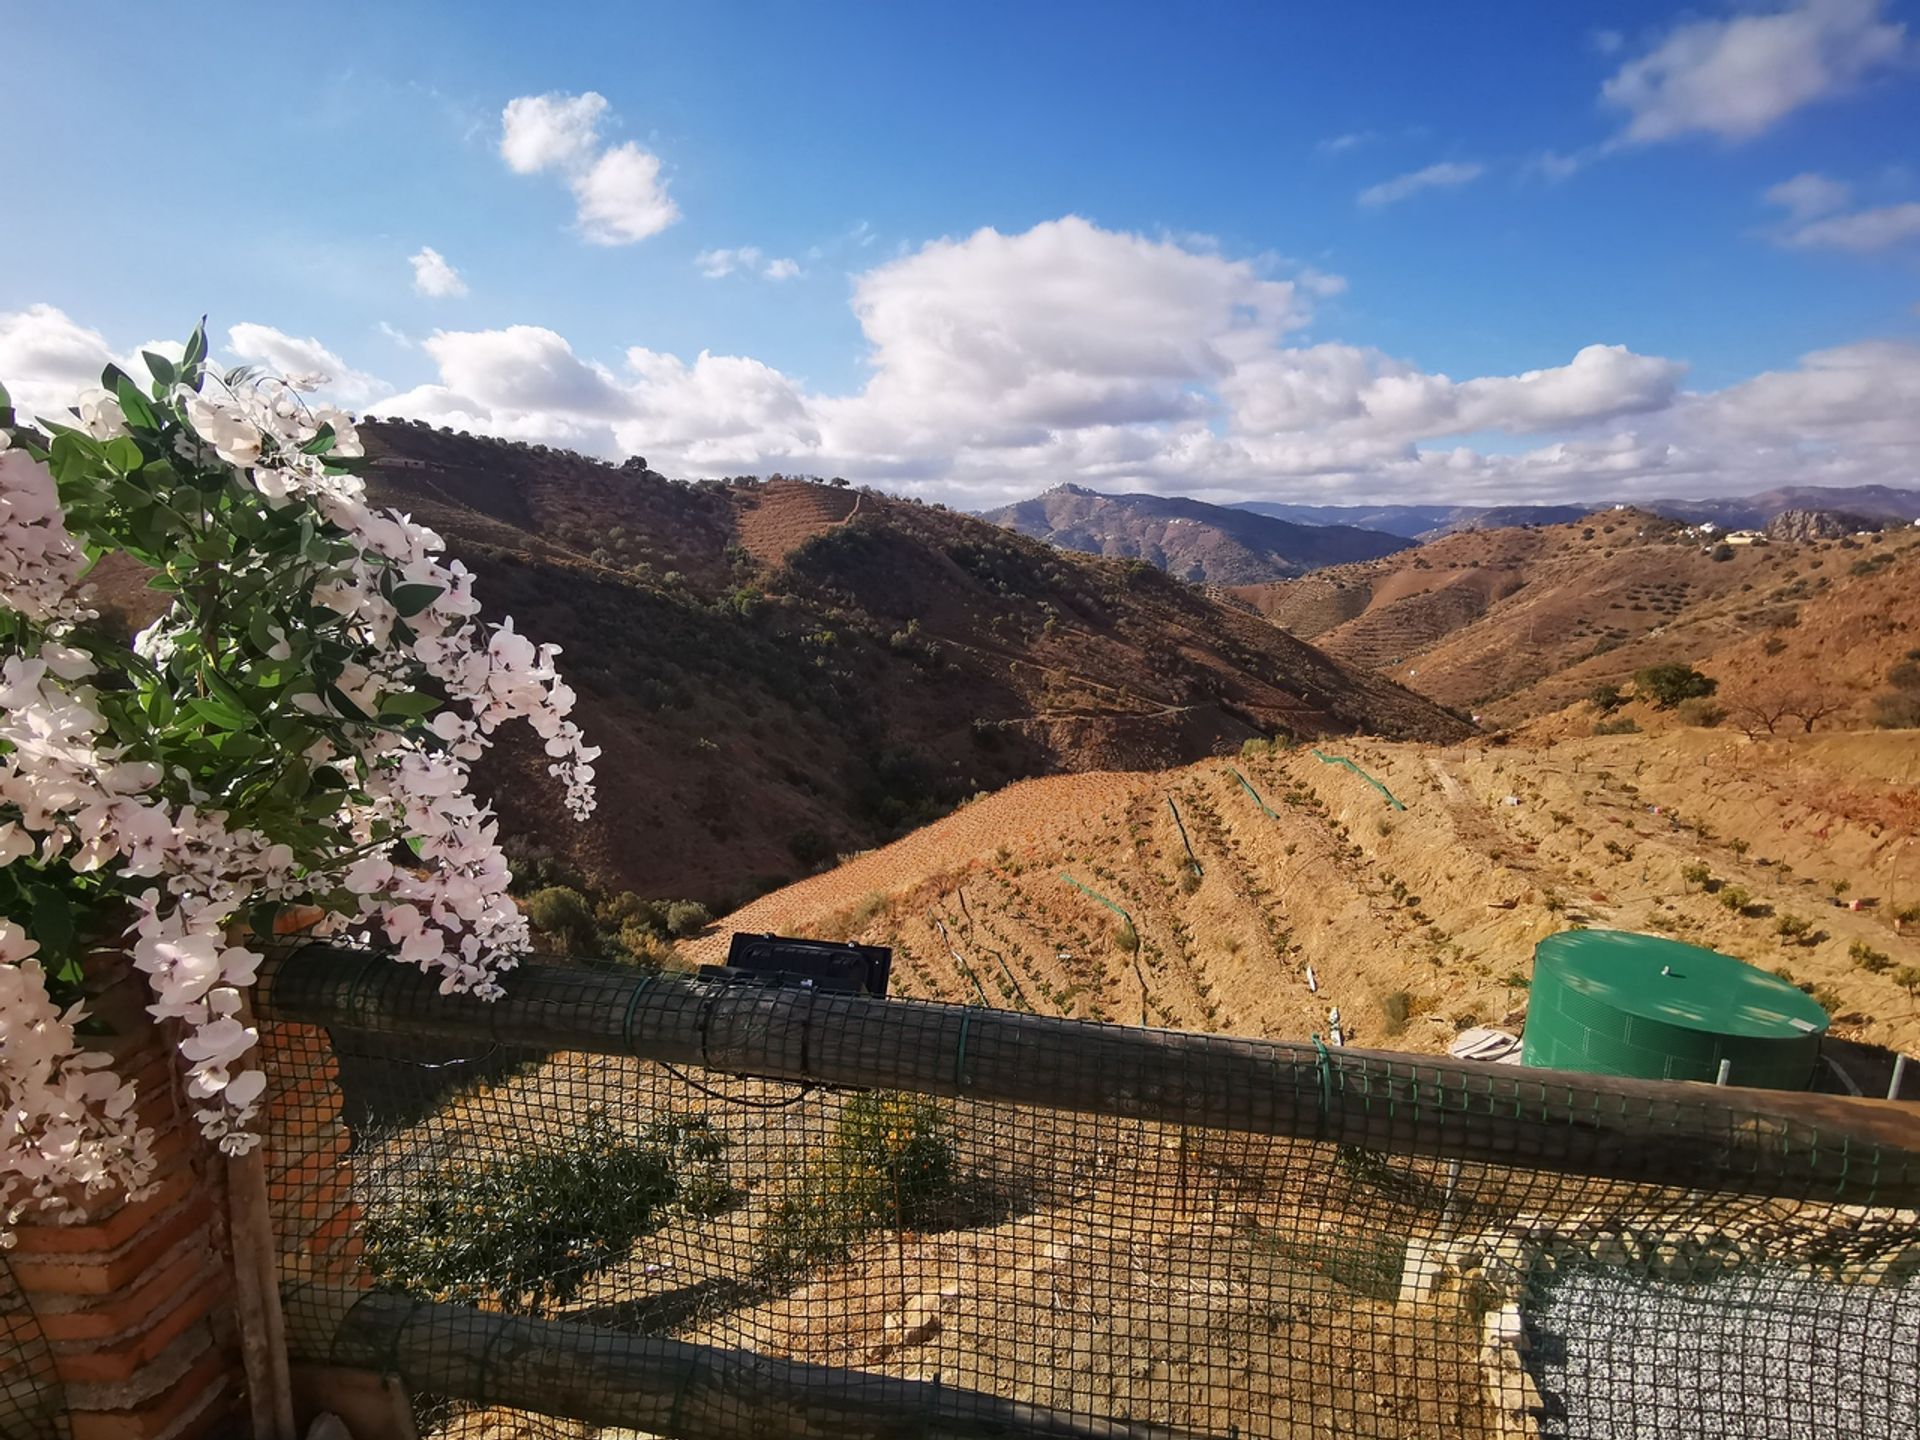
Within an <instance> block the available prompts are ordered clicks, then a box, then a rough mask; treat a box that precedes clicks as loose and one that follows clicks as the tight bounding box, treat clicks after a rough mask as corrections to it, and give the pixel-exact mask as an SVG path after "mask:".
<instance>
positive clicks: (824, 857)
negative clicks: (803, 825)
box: [787, 830, 836, 870]
mask: <svg viewBox="0 0 1920 1440" xmlns="http://www.w3.org/2000/svg"><path fill="white" fill-rule="evenodd" d="M787 850H788V852H789V853H790V854H791V855H792V856H793V858H794V859H795V860H798V861H799V862H800V863H801V864H802V865H804V866H806V867H807V868H808V869H809V870H811V869H812V868H813V867H814V866H816V865H819V864H821V863H823V862H825V861H828V860H831V859H832V858H833V857H834V854H835V853H836V852H835V847H834V844H833V841H831V840H829V839H828V838H827V837H826V836H824V835H822V834H821V833H820V832H819V831H818V830H797V831H795V832H794V833H793V835H792V836H791V837H790V838H789V839H788V841H787Z"/></svg>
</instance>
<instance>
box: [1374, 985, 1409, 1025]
mask: <svg viewBox="0 0 1920 1440" xmlns="http://www.w3.org/2000/svg"><path fill="white" fill-rule="evenodd" d="M1380 1009H1381V1011H1382V1013H1383V1014H1385V1016H1386V1020H1387V1023H1386V1027H1385V1029H1386V1033H1387V1034H1389V1035H1398V1034H1399V1033H1400V1032H1401V1031H1402V1030H1405V1029H1406V1028H1407V1017H1408V1016H1409V1015H1411V1014H1412V1013H1413V997H1412V996H1411V995H1409V994H1407V992H1406V991H1404V990H1396V991H1394V993H1393V994H1391V995H1389V996H1387V998H1386V999H1385V1000H1383V1001H1381V1002H1380Z"/></svg>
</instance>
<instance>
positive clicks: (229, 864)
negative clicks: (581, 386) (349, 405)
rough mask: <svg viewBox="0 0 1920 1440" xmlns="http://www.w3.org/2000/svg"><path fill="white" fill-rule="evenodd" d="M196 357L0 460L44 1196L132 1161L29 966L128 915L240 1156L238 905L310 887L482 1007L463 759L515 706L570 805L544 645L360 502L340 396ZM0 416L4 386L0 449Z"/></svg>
mask: <svg viewBox="0 0 1920 1440" xmlns="http://www.w3.org/2000/svg"><path fill="white" fill-rule="evenodd" d="M204 357H205V342H204V340H203V339H202V338H201V335H200V333H199V332H196V333H195V336H194V338H193V340H192V341H190V342H189V344H188V346H187V348H186V352H185V357H184V359H183V360H181V361H178V362H170V361H168V360H166V359H164V358H163V357H160V356H155V355H151V354H149V355H147V356H145V357H144V358H145V361H146V363H147V365H148V367H149V369H150V370H151V371H152V373H153V383H152V385H151V387H150V388H151V398H149V397H148V395H147V394H145V393H143V392H142V391H141V390H140V388H139V387H137V386H135V385H134V384H133V383H132V381H131V380H130V378H129V377H127V376H126V375H124V374H123V373H121V372H118V371H117V370H114V369H113V368H111V367H110V368H109V370H108V372H107V374H106V375H105V376H103V386H104V388H103V389H102V390H100V391H96V392H90V393H89V394H88V395H86V396H84V397H82V399H81V401H80V403H79V404H78V405H77V406H76V407H75V410H74V415H73V423H71V424H68V425H51V426H49V427H48V429H49V430H50V431H51V432H52V434H51V438H49V437H48V436H46V435H43V434H41V433H40V432H38V431H32V430H25V429H20V428H15V429H13V430H12V432H11V441H12V443H11V448H8V449H6V450H5V451H4V452H0V701H4V707H5V715H4V718H0V905H4V907H5V913H6V914H8V915H9V916H11V917H13V918H12V919H10V920H9V921H7V922H5V923H6V925H7V928H6V929H5V930H4V931H0V934H3V935H5V936H6V937H7V939H6V946H7V948H6V950H5V951H4V955H3V956H0V1104H4V1105H5V1107H6V1116H5V1124H4V1126H0V1159H6V1160H8V1161H9V1162H10V1161H11V1159H12V1152H14V1151H15V1150H22V1149H24V1150H30V1151H32V1152H33V1153H34V1154H38V1155H41V1156H43V1157H52V1158H45V1159H43V1160H42V1161H41V1162H38V1163H37V1164H36V1165H30V1166H23V1167H21V1168H20V1169H19V1170H18V1172H17V1173H18V1174H20V1175H24V1176H27V1177H28V1179H27V1181H25V1182H24V1183H26V1184H28V1185H29V1187H30V1188H31V1193H32V1194H33V1195H34V1196H35V1197H36V1198H37V1199H38V1200H39V1202H40V1203H42V1204H47V1205H55V1204H58V1203H59V1200H58V1192H59V1191H60V1190H61V1188H62V1186H63V1185H65V1184H69V1183H71V1182H74V1181H78V1182H79V1183H81V1184H82V1185H83V1186H84V1185H88V1184H93V1183H95V1181H100V1182H101V1183H111V1182H113V1181H117V1182H118V1183H121V1184H125V1185H128V1186H130V1187H131V1186H137V1185H138V1184H139V1183H140V1180H141V1178H142V1176H143V1173H144V1172H143V1169H142V1167H143V1165H145V1164H148V1163H150V1162H147V1161H146V1160H145V1159H144V1141H143V1140H142V1138H141V1136H140V1135H139V1133H138V1132H137V1131H136V1130H134V1129H131V1128H129V1122H127V1119H126V1117H127V1114H128V1112H127V1111H126V1109H125V1106H124V1105H123V1104H122V1103H121V1100H120V1094H121V1092H120V1091H119V1090H117V1089H110V1087H107V1088H103V1087H106V1086H107V1077H104V1076H102V1075H101V1074H100V1073H99V1072H98V1070H97V1067H94V1066H92V1065H91V1063H90V1060H89V1057H87V1056H85V1055H84V1054H83V1053H82V1052H80V1051H79V1050H77V1049H75V1048H74V1045H73V1042H72V1033H71V1024H72V1020H73V1019H74V1018H76V1012H75V1011H73V1010H71V1009H69V1010H67V1011H65V1012H63V1013H64V1017H65V1018H64V1019H61V1020H58V1021H49V1020H48V1019H47V1016H48V1015H50V1014H56V1012H55V1010H54V1005H55V1002H54V1000H53V998H52V996H51V993H50V991H49V988H48V982H49V981H50V980H52V981H59V980H60V979H61V978H62V977H63V976H64V977H65V978H66V979H67V980H71V979H72V978H73V974H74V973H75V967H74V964H73V960H74V956H73V953H68V954H67V955H65V956H64V957H55V958H57V959H59V961H60V963H59V964H53V965H50V966H49V968H48V969H47V970H44V971H43V970H42V969H41V968H39V962H37V961H36V962H33V963H32V964H31V966H30V965H29V964H28V963H27V960H26V957H27V956H28V955H32V954H36V953H38V952H40V951H43V950H50V949H52V948H54V946H55V943H56V941H57V942H58V945H59V946H61V947H63V948H65V949H66V950H67V951H69V952H72V951H73V950H74V947H75V946H76V945H77V944H78V943H79V941H78V940H77V939H76V937H79V936H82V935H86V934H91V936H92V938H94V939H96V940H99V939H110V938H111V934H110V933H109V932H111V931H112V930H117V929H119V928H121V927H124V928H125V934H126V936H127V938H128V940H129V942H130V944H129V953H130V954H131V957H132V960H133V963H134V965H135V966H136V967H137V968H138V969H139V970H140V971H141V972H142V974H143V975H144V976H145V977H146V980H147V982H148V985H149V987H150V988H151V991H152V995H153V1003H152V1005H151V1007H150V1008H151V1012H152V1013H153V1015H154V1016H155V1017H156V1018H161V1019H172V1020H178V1021H181V1022H183V1031H184V1039H183V1040H182V1043H181V1047H180V1048H181V1053H182V1056H183V1059H184V1061H185V1064H186V1068H187V1082H186V1083H187V1091H188V1094H189V1095H190V1096H191V1097H192V1098H193V1099H194V1100H195V1101H196V1102H199V1103H198V1108H197V1112H196V1113H197V1115H198V1118H199V1120H200V1123H201V1125H202V1127H203V1129H204V1131H205V1132H206V1133H207V1134H208V1135H209V1136H210V1137H212V1138H214V1139H215V1140H217V1141H218V1142H219V1144H220V1147H221V1148H222V1149H223V1150H225V1151H227V1152H228V1153H230V1154H239V1153H244V1152H245V1151H246V1150H247V1149H248V1148H249V1147H250V1146H251V1145H252V1144H253V1143H254V1137H253V1135H252V1134H251V1132H250V1130H249V1122H250V1121H251V1120H252V1119H253V1117H254V1115H255V1113H256V1111H257V1109H258V1106H259V1103H260V1099H261V1096H262V1093H263V1091H264V1089H265V1077H264V1076H263V1075H262V1074H261V1073H260V1072H259V1071H258V1070H256V1069H250V1068H247V1066H246V1064H245V1059H246V1056H247V1055H248V1052H249V1051H250V1050H251V1049H252V1048H253V1045H254V1042H255V1040H256V1038H257V1037H256V1034H255V1032H254V1031H253V1029H252V1028H251V1027H249V1026H248V1025H247V1023H246V1010H245V1003H244V995H245V991H246V988H247V986H248V985H250V984H251V983H252V981H253V978H254V974H255V970H256V967H257V966H258V964H259V962H260V959H261V956H260V953H259V952H258V950H256V949H254V948H252V947H251V946H250V945H249V944H248V943H246V939H245V933H244V930H245V927H244V925H243V924H242V923H241V922H242V921H243V919H244V918H246V917H248V916H249V915H252V914H255V913H257V912H258V911H259V908H260V907H262V906H263V905H268V906H270V905H273V904H278V903H286V904H291V903H301V904H309V903H310V904H317V905H319V906H321V907H322V908H323V909H324V910H326V911H327V912H328V913H329V914H330V916H331V917H332V922H331V923H333V924H335V925H338V926H346V927H359V928H358V930H357V932H356V933H358V934H359V935H361V936H362V937H363V938H365V939H367V940H369V941H371V942H375V943H381V942H384V943H386V944H388V945H391V946H392V947H394V948H395V949H396V951H397V953H398V957H399V958H400V959H401V960H402V961H404V962H407V963H411V964H415V965H418V966H420V967H421V968H422V969H424V970H427V971H429V972H433V973H437V974H438V975H439V976H440V978H441V988H442V990H443V991H445V992H453V991H471V992H474V993H477V994H479V995H482V996H487V997H492V996H494V995H497V994H498V993H499V982H498V977H499V975H500V973H501V972H502V971H503V970H504V969H506V968H507V967H509V966H510V965H511V964H512V963H513V961H514V958H515V952H516V951H518V950H520V949H523V948H524V947H525V945H526V942H527V927H526V922H525V920H524V919H523V918H522V917H521V916H520V914H519V912H518V910H517V909H516V908H515V907H514V905H513V902H512V900H511V899H510V898H509V896H508V893H507V886H508V881H509V875H508V869H507V863H506V857H505V855H504V854H503V853H502V852H501V849H500V846H499V843H498V836H497V830H496V824H495V822H494V820H493V818H492V815H491V813H490V811H489V810H488V808H487V807H486V806H485V805H484V804H483V803H482V802H480V801H479V800H478V799H476V798H475V796H474V795H473V793H472V790H471V784H470V781H471V766H472V764H473V762H474V761H475V760H476V759H478V758H479V757H480V756H481V755H482V754H483V753H484V752H485V750H486V749H487V747H488V746H489V745H490V744H491V743H492V737H493V735H494V733H495V732H496V731H497V730H498V728H499V727H500V726H501V725H503V724H505V723H506V722H508V721H511V720H521V721H524V722H526V723H527V724H528V725H529V726H530V727H531V728H532V730H533V731H534V733H535V734H536V735H538V736H539V737H540V739H541V740H542V741H543V742H544V745H545V749H546V753H547V756H548V761H549V763H548V771H549V773H550V774H551V775H552V776H554V777H555V778H556V779H557V780H558V781H559V782H560V785H561V787H562V789H563V790H564V792H565V796H566V804H567V807H568V810H569V811H570V813H571V814H572V815H574V816H575V817H576V818H577V819H585V818H586V817H587V816H588V815H589V814H590V813H591V812H592V809H593V805H594V793H593V778H594V776H593V765H592V762H593V760H594V758H595V757H596V755H597V754H598V752H597V751H596V750H594V749H593V748H592V747H591V746H588V745H587V744H586V743H585V740H584V738H583V736H582V735H581V732H580V730H579V727H578V726H577V725H576V724H575V723H574V722H573V721H572V720H571V719H570V718H569V715H570V711H571V709H572V706H573V702H574V695H573V692H572V691H571V690H570V689H569V688H568V687H567V686H566V685H565V684H564V683H563V682H562V681H561V679H560V677H559V674H558V672H557V670H556V669H555V664H554V661H555V658H556V656H557V653H558V652H557V650H556V648H555V647H552V646H536V645H534V644H532V643H531V642H529V641H528V640H526V639H525V638H523V637H522V636H520V635H519V634H518V633H517V632H516V631H515V630H514V628H513V624H512V622H511V620H508V621H505V622H503V623H501V624H499V625H497V626H489V625H487V624H485V623H484V622H483V621H482V620H481V618H480V615H479V604H478V602H477V601H476V600H475V599H474V596H473V587H472V576H471V575H470V574H469V573H468V572H467V570H466V569H465V568H464V567H463V566H461V565H460V563H459V562H458V561H450V560H447V559H445V558H443V556H442V554H441V552H442V550H443V548H444V545H443V542H442V541H441V539H440V537H439V536H437V535H435V534H434V533H433V532H432V531H430V530H428V529H426V528H424V527H422V526H419V525H416V524H415V523H413V522H412V521H411V519H409V517H407V516H405V515H402V514H399V513H396V512H392V511H381V510H377V509H375V508H374V507H372V506H371V505H370V504H369V503H368V501H367V497H366V491H365V487H364V485H363V484H362V483H361V481H360V480H359V479H357V478H356V477H355V476H354V475H352V474H351V473H349V472H348V471H347V470H345V469H343V468H342V467H341V466H340V465H338V464H337V463H335V462H337V461H339V460H343V459H352V458H354V457H356V456H358V455H359V454H360V447H359V444H358V440H357V437H356V436H355V434H354V430H353V426H352V423H351V421H350V420H349V418H348V417H347V416H346V415H344V414H342V413H340V412H338V411H334V410H330V409H327V408H325V407H317V406H310V405H309V404H308V403H307V402H306V400H305V399H304V397H303V396H302V395H301V394H300V392H299V390H298V389H297V388H296V387H295V386H294V385H293V384H292V383H290V382H288V381H285V380H281V379H277V378H274V377H270V376H264V375H260V374H257V373H253V372H247V371H235V372H231V373H230V374H228V375H226V376H224V377H216V376H214V375H213V374H212V373H211V372H209V371H207V369H206V368H205V365H204ZM10 419H11V415H10V412H8V411H7V409H6V396H5V392H4V391H0V440H6V439H8V437H9V432H8V430H7V428H5V427H6V426H7V423H8V422H9V421H10ZM114 552H118V553H120V554H122V555H124V556H126V557H127V558H128V559H130V560H131V561H133V562H135V563H136V564H137V565H139V566H143V567H145V568H146V569H147V570H149V571H151V572H152V579H151V581H150V582H149V583H150V585H151V587H152V588H154V589H157V590H159V591H161V592H165V593H169V594H170V595H171V596H172V599H171V603H169V604H168V605H167V607H166V609H165V610H164V611H163V612H162V613H161V614H159V616H158V617H157V618H155V619H154V620H153V621H152V622H151V623H150V624H148V625H147V626H146V627H145V628H144V629H142V630H141V631H140V632H139V634H138V635H137V636H135V637H134V638H133V639H132V642H131V643H130V644H129V643H128V642H127V640H126V639H125V638H124V637H120V638H118V639H115V638H114V637H110V636H108V635H105V634H103V633H102V631H101V628H100V627H98V626H94V625H91V624H89V623H88V622H90V621H92V620H93V619H95V618H96V617H95V614H94V612H93V610H92V609H90V608H89V605H88V598H89V597H88V596H87V595H86V593H85V591H84V589H83V586H82V577H83V571H82V560H83V557H84V556H85V555H86V554H88V553H92V554H111V553H114ZM48 916H55V917H58V920H57V921H56V922H49V921H48V920H47V918H46V917H48ZM49 925H51V931H58V932H59V933H58V935H55V934H53V933H51V931H50V933H46V934H41V933H30V932H34V931H36V929H48V927H49ZM16 950H17V951H18V952H19V953H18V954H15V953H14V951H16ZM41 959H42V960H46V959H48V956H46V955H42V956H41ZM59 1024H65V1025H66V1027H67V1028H66V1029H65V1030H64V1031H61V1030H59V1029H58V1025H59ZM36 1027H37V1028H36ZM36 1036H37V1037H41V1038H39V1039H33V1038H31V1037H36ZM63 1047H64V1048H63ZM56 1082H57V1083H56ZM61 1085H64V1087H65V1088H64V1089H62V1088H60V1086H61ZM109 1102H110V1103H109ZM63 1157H64V1158H63ZM9 1168H10V1170H11V1169H12V1167H11V1165H10V1167H9ZM103 1177H105V1178H104V1179H103ZM20 1183H23V1182H18V1181H3V1182H0V1187H3V1188H0V1202H5V1201H6V1200H7V1199H8V1197H9V1196H10V1195H11V1194H12V1193H13V1192H14V1191H15V1190H17V1189H18V1187H19V1184H20ZM3 1229H4V1226H3V1225H0V1230H3Z"/></svg>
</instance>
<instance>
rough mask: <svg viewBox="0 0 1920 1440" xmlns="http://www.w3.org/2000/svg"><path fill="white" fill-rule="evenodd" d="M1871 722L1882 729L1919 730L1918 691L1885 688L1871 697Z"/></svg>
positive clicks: (1919, 707)
mask: <svg viewBox="0 0 1920 1440" xmlns="http://www.w3.org/2000/svg"><path fill="white" fill-rule="evenodd" d="M1871 713H1872V719H1873V723H1874V724H1875V725H1877V726H1879V727H1880V729H1882V730H1920V693H1915V692H1913V691H1910V690H1887V691H1883V692H1882V693H1881V694H1878V695H1876V696H1874V697H1873V708H1872V712H1871Z"/></svg>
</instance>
